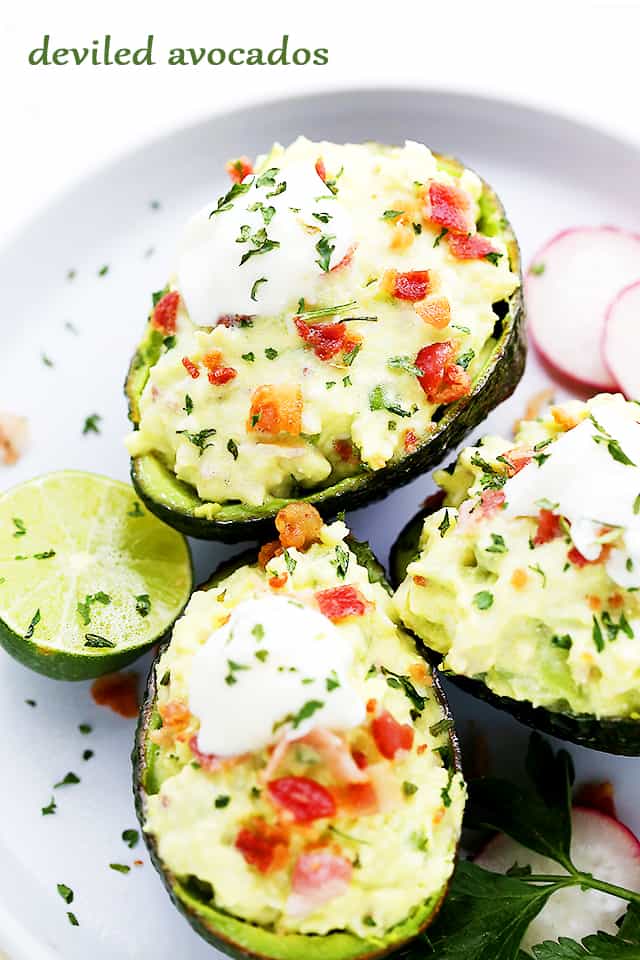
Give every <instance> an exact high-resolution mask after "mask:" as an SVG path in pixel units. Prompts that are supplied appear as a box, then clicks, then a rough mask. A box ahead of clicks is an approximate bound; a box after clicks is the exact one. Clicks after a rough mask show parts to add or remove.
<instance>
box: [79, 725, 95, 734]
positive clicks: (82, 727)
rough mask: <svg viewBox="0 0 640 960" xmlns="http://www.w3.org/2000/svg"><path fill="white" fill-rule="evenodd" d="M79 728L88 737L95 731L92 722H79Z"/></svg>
mask: <svg viewBox="0 0 640 960" xmlns="http://www.w3.org/2000/svg"><path fill="white" fill-rule="evenodd" d="M78 730H79V731H80V733H81V734H82V735H83V736H84V737H86V736H88V735H89V734H90V733H91V732H92V731H93V727H92V726H91V724H90V723H79V724H78Z"/></svg>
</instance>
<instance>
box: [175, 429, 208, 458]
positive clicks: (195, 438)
mask: <svg viewBox="0 0 640 960" xmlns="http://www.w3.org/2000/svg"><path fill="white" fill-rule="evenodd" d="M176 433H179V434H184V436H185V437H186V438H187V440H188V441H189V443H192V444H193V445H194V447H197V448H198V450H199V451H200V456H202V454H203V453H204V452H205V450H207V449H208V448H209V447H212V446H213V444H212V443H207V440H209V438H210V437H213V436H215V433H216V431H215V427H207V428H205V429H204V430H199V431H198V432H197V433H190V432H189V431H188V430H176Z"/></svg>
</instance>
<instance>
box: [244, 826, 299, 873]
mask: <svg viewBox="0 0 640 960" xmlns="http://www.w3.org/2000/svg"><path fill="white" fill-rule="evenodd" d="M235 847H236V850H239V851H240V853H241V854H242V856H243V857H244V859H245V860H246V862H247V863H248V864H250V866H252V867H255V868H256V870H259V871H260V873H272V872H273V871H275V870H280V869H281V868H282V867H284V866H285V865H286V863H287V860H288V859H289V837H288V834H287V832H286V830H284V829H283V828H282V827H280V826H270V825H269V824H268V823H267V822H266V821H265V820H263V819H262V818H261V817H257V818H256V819H255V820H253V821H252V822H251V823H250V824H249V825H248V826H246V827H243V828H242V829H241V830H240V832H239V833H238V836H237V837H236V842H235Z"/></svg>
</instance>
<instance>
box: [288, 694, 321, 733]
mask: <svg viewBox="0 0 640 960" xmlns="http://www.w3.org/2000/svg"><path fill="white" fill-rule="evenodd" d="M322 707H324V701H323V700H307V702H306V703H303V704H302V706H301V707H300V709H299V710H298V712H297V713H296V714H295V715H294V716H293V717H291V725H292V726H293V729H294V730H297V729H298V727H299V726H300V724H301V723H302V722H303V721H304V720H308V719H309V717H312V716H313V715H314V713H315V712H316V710H321V709H322Z"/></svg>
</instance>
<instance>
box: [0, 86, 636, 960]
mask: <svg viewBox="0 0 640 960" xmlns="http://www.w3.org/2000/svg"><path fill="white" fill-rule="evenodd" d="M299 133H304V134H306V135H307V136H309V137H312V138H314V139H322V138H328V139H331V140H337V141H345V140H355V141H358V140H371V139H377V140H381V141H386V142H390V143H398V142H401V141H403V140H404V139H405V138H413V139H417V140H423V141H425V142H426V143H428V144H430V145H431V146H433V147H434V148H438V149H441V150H443V151H446V152H452V153H455V154H458V155H459V156H460V157H462V158H463V159H464V161H465V162H466V163H468V164H469V165H471V166H473V167H475V168H477V169H478V170H479V171H480V172H481V173H482V174H483V176H485V177H486V178H487V179H488V180H489V181H490V182H491V183H492V184H493V185H494V186H495V187H496V189H497V190H498V192H499V193H500V195H501V197H502V199H503V200H504V202H505V205H506V208H507V211H508V213H509V216H510V218H511V221H512V223H513V225H514V227H515V230H516V232H517V234H518V236H519V238H520V241H521V244H522V249H523V255H524V261H525V263H526V262H527V260H528V259H529V257H530V256H531V255H532V254H533V252H534V250H535V249H536V248H537V247H538V245H539V244H541V243H542V242H543V241H544V240H546V239H547V238H548V237H549V236H550V235H551V234H552V233H554V232H555V231H556V230H559V229H561V228H562V227H566V226H569V225H571V224H580V223H601V222H611V223H616V224H619V225H621V226H628V227H633V228H635V229H637V227H638V223H639V222H640V194H639V193H638V191H637V189H636V184H637V183H638V181H639V180H640V152H638V151H637V150H636V149H634V148H632V147H630V146H628V145H625V144H624V143H621V142H619V141H617V140H614V139H612V138H610V137H608V136H605V135H603V134H601V133H598V132H596V131H595V130H591V129H588V128H585V127H582V126H578V125H576V124H573V123H571V122H570V121H567V120H564V119H560V118H558V117H554V116H551V115H549V114H545V113H539V112H535V111H533V110H530V109H525V108H521V107H518V106H513V105H507V104H505V103H501V102H497V101H489V100H483V99H476V98H473V97H465V96H456V95H449V94H440V93H428V92H424V91H421V92H418V91H411V92H406V91H382V92H371V91H368V92H358V93H340V94H330V95H321V96H315V97H305V98H302V99H297V100H296V99H294V100H287V101H282V102H279V103H269V104H266V105H264V104H263V105H261V106H258V107H252V108H250V109H244V110H240V111H237V112H235V113H232V114H229V115H227V116H223V117H216V118H214V119H212V120H209V121H207V122H204V123H201V124H199V125H198V126H194V127H191V128H190V129H187V130H181V131H178V132H177V133H175V134H173V135H171V136H170V137H167V138H166V139H164V140H160V141H158V142H156V143H153V144H151V145H150V146H147V147H144V148H142V149H140V150H139V151H137V152H136V153H134V154H132V155H130V156H127V157H125V158H124V159H122V160H120V161H119V162H117V163H115V164H113V165H112V166H110V167H108V168H107V169H105V170H103V171H102V173H101V174H100V175H99V176H96V177H93V178H92V179H90V180H87V181H85V182H84V183H81V184H80V185H79V186H77V187H76V188H75V189H73V190H72V191H70V192H69V193H68V194H66V195H65V196H64V197H63V198H62V199H61V200H59V201H58V202H57V203H55V204H54V205H53V206H52V207H50V208H49V209H48V210H46V211H45V212H44V213H43V214H42V215H41V216H40V217H39V218H38V219H37V220H36V221H35V222H33V223H32V224H31V225H30V226H29V227H28V228H27V229H26V230H24V231H23V233H22V234H21V235H20V236H19V237H18V238H16V239H15V241H14V242H13V244H12V245H11V246H10V247H9V249H7V250H6V251H5V252H4V257H3V261H2V264H1V266H0V290H1V291H2V308H3V309H2V313H3V320H2V326H3V331H4V334H3V341H2V347H1V348H0V410H9V411H12V412H16V413H21V414H24V415H26V416H27V417H28V418H29V420H30V423H31V429H32V443H31V448H30V451H29V453H28V455H27V456H26V457H25V458H24V459H23V460H22V461H21V462H20V463H19V464H18V465H17V466H15V467H13V468H10V469H9V468H0V487H2V488H6V487H9V486H11V485H13V484H15V483H18V482H20V481H22V480H25V479H27V478H28V477H32V476H35V475H37V474H39V473H42V472H46V471H49V470H54V469H58V468H62V467H78V468H83V469H87V470H93V471H96V472H100V473H105V474H109V475H111V476H114V477H120V478H122V479H124V478H126V476H127V471H128V461H127V457H126V454H125V450H124V447H123V444H122V438H123V436H124V434H125V433H126V431H127V420H126V407H125V401H124V397H123V395H122V381H123V379H124V374H125V370H126V366H127V363H128V359H129V356H130V354H131V352H132V349H133V347H134V345H135V343H136V341H137V339H138V337H139V335H140V333H141V331H142V328H143V324H144V322H145V316H146V313H147V310H148V307H149V302H150V301H149V297H150V293H151V291H153V290H156V289H159V288H161V287H162V286H163V285H164V283H165V280H166V277H167V275H168V273H169V271H170V269H171V266H172V253H173V249H174V244H175V239H176V236H177V231H178V229H179V227H180V226H181V224H182V223H183V221H184V220H185V218H186V217H187V216H188V215H189V214H190V213H191V212H192V211H194V210H196V209H198V208H199V207H200V206H201V205H202V204H203V203H205V202H206V201H209V200H211V199H212V198H215V197H217V196H219V195H220V193H222V192H223V186H224V184H225V179H226V178H225V174H224V163H225V161H226V160H227V159H228V158H229V157H232V156H236V155H238V154H240V153H246V154H248V155H249V156H254V155H255V154H257V153H259V152H261V151H263V150H265V148H267V147H268V146H269V145H270V144H271V142H272V141H273V140H280V141H282V142H283V143H287V142H289V141H290V140H292V139H294V138H295V137H296V136H297V135H298V134H299ZM153 201H159V202H160V207H159V209H153V208H152V206H151V204H152V202H153ZM150 248H153V251H154V252H153V254H152V255H146V254H147V253H148V251H149V250H150ZM103 265H108V266H109V271H108V273H107V274H106V275H105V276H102V277H100V276H98V271H99V269H100V268H101V267H102V266H103ZM69 269H74V270H76V271H77V275H76V277H75V279H74V280H73V281H68V280H67V279H66V277H67V271H68V270H69ZM67 322H71V323H72V324H74V325H75V327H77V329H78V335H77V336H76V335H74V334H73V333H72V332H70V331H69V330H68V329H67V328H66V327H65V324H66V323H67ZM43 352H44V353H46V354H47V356H49V357H50V358H51V359H52V360H53V362H54V364H55V366H53V367H47V366H45V365H44V364H43V362H42V360H41V354H42V353H43ZM546 383H547V377H546V375H545V374H544V373H543V372H542V370H541V369H540V368H539V366H538V365H537V362H536V358H535V356H534V355H533V354H532V355H530V358H529V365H528V368H527V373H526V376H525V378H524V380H523V382H522V383H521V385H520V387H519V388H518V390H517V392H516V394H515V396H514V397H513V398H512V399H511V400H509V401H508V402H507V403H505V404H503V406H502V407H500V409H499V410H497V411H496V412H495V413H493V414H492V415H491V416H490V417H489V420H488V421H487V423H486V424H485V425H483V428H482V430H483V432H484V431H485V430H486V429H489V430H493V431H496V430H498V431H499V430H509V429H510V428H511V425H512V423H513V421H514V420H515V419H516V417H517V416H518V415H520V414H521V413H522V412H523V410H524V407H525V404H526V401H527V399H528V398H529V397H530V396H531V395H532V393H534V392H535V391H536V390H538V389H539V388H540V387H541V386H543V385H544V384H546ZM92 413H98V414H100V415H101V416H102V417H103V420H102V424H101V426H102V432H101V434H100V436H96V435H94V434H89V435H87V436H82V426H83V423H84V419H85V417H86V416H87V415H89V414H92ZM479 432H480V431H477V433H479ZM429 489H430V482H429V480H428V479H427V478H426V477H425V478H424V479H421V480H417V481H415V482H414V483H413V484H411V485H410V486H408V487H405V488H404V489H402V490H399V491H397V492H396V493H394V494H392V495H391V496H390V497H388V498H387V499H386V500H385V501H384V502H382V503H379V504H376V505H374V506H372V507H369V508H367V509H365V510H361V511H359V512H358V513H357V514H355V515H354V516H353V517H352V518H351V520H352V522H353V526H354V528H355V531H356V533H357V534H358V535H360V536H364V537H366V538H368V539H369V540H370V541H371V543H372V545H373V547H374V549H375V550H376V551H377V553H378V555H379V556H380V557H381V558H382V559H386V557H387V553H388V548H389V546H390V544H391V542H392V541H393V539H394V537H395V536H396V533H397V532H398V531H399V529H400V527H401V526H402V525H403V524H404V522H405V521H406V519H407V518H408V517H409V516H410V515H411V514H412V513H413V512H414V511H415V509H416V507H417V505H418V503H419V502H420V500H421V499H422V498H423V497H424V496H425V494H426V493H427V492H428V491H429ZM230 552H232V548H224V547H218V546H215V545H210V544H197V545H196V547H195V557H196V561H197V572H198V575H205V574H206V573H208V572H209V571H210V570H211V569H212V568H213V567H214V566H215V565H216V563H217V562H218V560H219V559H220V558H221V557H222V556H225V555H228V554H229V553H230ZM146 667H147V663H146V662H145V663H143V664H142V666H141V667H140V672H142V671H143V670H146ZM27 698H33V699H35V700H36V701H37V707H29V706H28V705H27V704H26V703H25V699H27ZM452 701H453V704H454V707H455V710H456V714H457V719H458V725H459V728H460V730H461V731H462V732H463V734H466V737H465V739H466V740H467V742H468V745H469V750H468V759H469V754H470V753H471V752H472V750H473V739H472V736H471V731H472V729H474V730H475V731H476V732H478V731H482V732H484V733H485V734H486V735H487V737H488V741H489V746H490V749H491V753H492V755H493V757H494V758H496V762H497V763H498V764H499V765H500V766H504V767H505V768H507V769H508V768H509V764H510V762H511V760H512V759H514V760H515V759H516V758H519V757H520V756H521V754H522V750H523V748H524V744H525V743H526V739H527V737H528V731H527V730H525V728H523V727H520V726H519V725H518V724H516V723H515V722H514V721H512V720H511V719H510V718H509V717H507V716H505V715H503V714H501V713H499V712H498V711H495V710H493V709H492V708H490V707H485V706H483V705H480V704H477V703H476V702H475V701H473V700H472V699H470V698H469V697H466V696H465V695H463V694H460V693H456V692H453V693H452ZM0 718H1V719H0V726H1V728H2V739H3V743H4V747H3V757H4V760H3V764H2V766H3V783H2V789H1V790H0V957H1V955H2V949H4V951H5V952H6V954H7V956H8V957H9V958H10V960H85V958H86V957H88V956H91V957H92V960H143V958H144V960H149V958H153V960H175V957H176V956H180V957H186V956H188V957H189V958H190V960H205V958H208V957H211V956H212V950H211V948H209V947H208V946H207V945H206V944H205V943H204V942H203V941H201V940H200V939H199V938H198V937H197V936H196V935H195V934H194V933H193V932H192V931H191V930H190V928H189V927H188V925H187V924H186V923H185V922H184V921H183V920H182V919H181V918H180V917H179V915H178V914H177V912H176V911H175V910H174V909H173V908H172V906H171V905H170V903H169V901H168V898H167V896H166V893H165V892H164V889H163V888H162V885H161V883H160V880H159V878H158V876H157V875H156V873H155V871H154V870H153V868H152V867H151V865H150V863H149V861H148V858H147V857H146V855H145V853H144V852H143V850H142V847H141V846H139V847H138V848H137V849H136V850H135V851H129V850H128V849H127V847H126V846H125V845H124V843H123V842H122V840H121V839H120V836H121V833H122V831H123V830H124V829H126V828H129V827H135V826H137V824H136V818H135V814H134V809H133V802H132V796H131V788H130V776H131V775H130V764H129V753H130V750H131V743H132V737H133V723H132V722H131V721H126V720H123V719H121V718H119V717H117V716H115V715H114V714H112V713H111V712H109V711H107V710H105V709H100V708H96V707H95V706H94V705H93V703H92V701H91V698H90V696H89V690H88V684H85V683H81V684H62V683H56V682H54V681H52V680H47V679H45V678H43V677H39V676H37V675H35V674H33V673H30V672H29V671H28V670H26V669H23V668H22V667H21V666H19V665H18V664H17V663H14V662H13V661H12V660H11V659H10V658H9V657H8V656H5V655H4V654H3V655H2V656H1V657H0ZM81 722H89V723H91V724H92V725H93V728H94V732H93V733H92V734H90V735H89V736H82V735H81V734H80V733H79V731H78V724H79V723H81ZM87 747H90V748H92V749H93V750H95V756H94V757H93V758H92V759H91V760H89V761H88V762H83V760H82V759H81V754H82V751H83V750H84V749H85V748H87ZM571 752H572V753H573V755H574V758H575V760H576V766H577V771H578V778H579V779H583V780H588V779H591V778H604V779H606V778H611V779H613V781H614V782H615V784H616V788H617V799H618V804H619V809H620V814H621V817H622V818H623V819H624V820H626V821H627V822H628V823H629V824H630V825H631V826H632V827H633V828H634V829H635V830H636V831H640V814H639V813H638V808H637V803H634V799H635V798H637V788H638V783H639V781H640V760H623V759H616V758H613V757H608V756H604V755H602V754H598V753H592V752H589V751H587V750H584V749H578V748H572V750H571ZM498 755H499V758H498ZM70 770H73V771H75V772H76V773H77V774H78V775H79V776H81V778H82V782H81V783H80V785H78V786H67V787H64V788H62V789H60V790H57V791H56V799H57V805H58V809H57V813H56V815H55V816H45V817H43V816H42V815H41V813H40V810H41V807H43V806H44V805H46V804H47V803H48V802H49V800H50V798H51V796H52V793H53V791H52V785H53V783H55V782H56V781H57V780H59V779H61V777H62V776H64V774H66V773H67V771H70ZM138 856H139V857H140V858H142V859H143V860H144V864H143V865H142V866H140V867H133V868H132V870H131V872H130V873H129V874H128V875H122V874H120V873H116V872H114V871H112V870H110V869H109V866H108V865H109V863H111V862H114V861H115V862H121V863H132V861H133V859H134V857H138ZM59 882H62V883H66V884H67V885H68V886H70V887H72V888H73V890H74V891H75V901H74V903H73V906H72V909H73V910H74V911H75V913H76V914H77V917H78V920H79V922H80V926H79V927H71V926H70V925H69V924H68V922H67V918H66V909H67V908H66V907H65V904H64V903H63V901H62V900H61V898H60V897H59V896H58V894H57V892H56V884H57V883H59ZM561 932H562V931H559V933H561Z"/></svg>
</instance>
